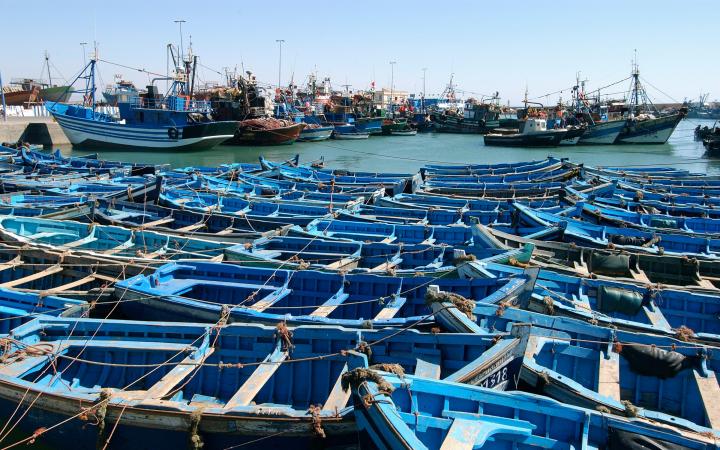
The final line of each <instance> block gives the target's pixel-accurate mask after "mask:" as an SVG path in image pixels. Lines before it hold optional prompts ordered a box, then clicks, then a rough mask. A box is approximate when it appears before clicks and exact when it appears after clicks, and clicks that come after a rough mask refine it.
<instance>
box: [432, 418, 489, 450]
mask: <svg viewBox="0 0 720 450" xmlns="http://www.w3.org/2000/svg"><path fill="white" fill-rule="evenodd" d="M481 428H482V426H481V425H480V424H478V423H477V422H474V421H472V420H466V419H455V420H453V423H452V425H450V429H449V430H448V433H447V435H446V436H445V440H443V443H442V445H441V446H440V450H472V448H473V447H475V441H476V440H477V438H478V436H479V435H480V430H481Z"/></svg>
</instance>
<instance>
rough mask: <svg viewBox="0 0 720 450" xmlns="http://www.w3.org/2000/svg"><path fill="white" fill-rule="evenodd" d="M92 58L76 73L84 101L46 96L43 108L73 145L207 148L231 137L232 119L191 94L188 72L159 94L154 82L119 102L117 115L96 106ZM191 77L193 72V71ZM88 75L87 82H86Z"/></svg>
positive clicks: (183, 148)
mask: <svg viewBox="0 0 720 450" xmlns="http://www.w3.org/2000/svg"><path fill="white" fill-rule="evenodd" d="M96 63H97V61H96V60H95V59H94V58H93V59H92V60H91V61H90V62H89V63H88V65H87V66H86V67H85V69H83V72H82V73H81V74H80V75H79V76H78V77H77V78H76V79H75V81H77V80H78V79H79V78H80V77H84V78H86V81H88V83H89V84H88V86H91V88H90V89H89V92H87V98H89V99H90V104H89V105H88V106H85V105H84V104H83V105H72V104H64V103H57V102H47V103H46V104H45V108H46V109H47V110H48V112H50V114H52V116H53V118H55V120H56V121H57V122H58V124H59V125H60V127H61V128H62V129H63V132H64V133H65V134H66V135H67V137H68V139H69V140H70V142H71V143H72V144H73V145H74V146H83V147H98V148H104V149H107V148H118V149H125V150H137V149H148V148H152V149H155V150H191V149H195V150H198V149H208V148H211V147H214V146H216V145H218V144H220V143H221V142H223V141H226V140H228V139H230V138H232V137H233V136H234V134H235V132H236V130H237V122H234V121H227V122H215V121H213V120H212V119H211V116H210V113H211V111H212V110H211V107H210V104H209V102H202V101H198V100H192V99H191V98H190V96H189V93H190V91H191V89H190V87H189V86H187V80H190V75H191V74H190V73H183V74H182V76H178V77H176V78H174V80H173V83H172V86H171V87H170V89H169V94H168V95H166V96H164V97H161V96H159V95H157V94H159V92H158V88H157V87H156V86H155V85H154V83H153V84H151V85H150V86H148V93H147V94H146V95H143V96H140V97H132V98H129V99H127V101H126V102H120V103H118V111H119V116H120V117H119V118H117V117H113V116H111V115H109V114H105V113H101V112H99V111H97V110H96V105H95V100H94V99H95V95H94V94H95V92H94V90H95V81H94V80H95V65H96ZM193 77H194V74H193ZM90 80H92V82H90Z"/></svg>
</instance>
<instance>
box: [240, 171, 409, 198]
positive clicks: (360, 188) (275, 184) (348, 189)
mask: <svg viewBox="0 0 720 450" xmlns="http://www.w3.org/2000/svg"><path fill="white" fill-rule="evenodd" d="M237 179H238V180H240V181H244V182H246V183H248V184H253V185H258V186H266V187H271V188H274V189H277V190H278V191H294V190H298V191H306V190H307V191H320V192H339V193H344V194H367V193H376V192H378V189H379V187H378V186H377V185H375V184H371V185H354V186H350V185H346V186H340V185H335V184H333V183H325V182H320V181H318V182H298V181H290V180H282V179H275V178H270V177H266V176H260V175H255V174H246V173H239V174H237ZM398 183H399V182H398Z"/></svg>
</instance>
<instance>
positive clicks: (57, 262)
mask: <svg viewBox="0 0 720 450" xmlns="http://www.w3.org/2000/svg"><path fill="white" fill-rule="evenodd" d="M142 270H143V268H142V267H140V266H136V265H134V264H124V263H112V262H111V261H104V262H102V263H100V262H99V261H98V260H97V259H92V258H86V257H82V256H77V255H70V254H63V253H58V252H53V251H47V250H39V249H33V248H12V247H7V246H2V247H0V334H8V333H9V332H10V331H11V330H12V329H13V328H15V327H16V326H18V325H20V324H22V323H25V322H27V321H29V320H32V319H33V318H34V317H36V316H38V315H51V316H63V317H79V316H80V315H85V314H100V315H107V312H108V311H109V309H108V308H109V307H112V306H113V305H115V304H116V303H115V298H114V295H113V293H114V287H113V283H114V282H115V281H117V280H118V279H123V278H125V276H132V275H133V274H138V273H140V272H141V271H142Z"/></svg>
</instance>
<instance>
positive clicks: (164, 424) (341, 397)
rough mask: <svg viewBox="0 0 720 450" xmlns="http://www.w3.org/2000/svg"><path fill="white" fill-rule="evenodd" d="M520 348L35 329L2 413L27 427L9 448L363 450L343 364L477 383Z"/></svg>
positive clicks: (488, 340) (313, 333) (240, 329)
mask: <svg viewBox="0 0 720 450" xmlns="http://www.w3.org/2000/svg"><path fill="white" fill-rule="evenodd" d="M526 339H527V337H526V335H524V336H523V335H522V334H516V335H514V336H510V335H504V334H494V335H488V336H478V335H435V334H429V333H428V334H424V333H419V332H417V331H415V330H408V331H407V332H405V333H397V332H395V331H394V330H349V329H343V328H338V327H299V328H295V329H292V330H289V329H287V328H286V327H284V326H277V327H276V326H272V327H268V326H260V325H225V326H212V325H210V324H207V325H200V324H170V323H167V322H132V321H114V320H93V319H80V320H78V319H60V318H45V317H43V318H39V319H37V320H35V321H32V322H29V323H26V324H24V325H22V326H20V327H18V328H16V329H15V330H14V332H13V340H12V341H11V342H10V343H9V345H8V346H7V347H6V348H4V349H3V354H2V363H1V364H0V412H1V413H2V414H3V417H6V418H8V420H11V421H13V422H14V421H15V420H17V419H18V418H19V414H18V413H17V412H13V411H14V410H15V407H16V405H17V402H18V401H20V402H21V403H22V404H24V405H25V406H26V407H28V408H30V414H27V415H25V414H23V418H22V419H20V420H19V421H18V422H19V423H18V434H17V436H18V437H13V438H12V439H16V440H17V439H21V438H22V437H24V435H25V434H27V435H28V436H30V435H32V434H33V433H35V436H34V438H35V439H34V441H33V442H35V441H37V442H38V443H42V444H44V445H52V446H53V448H58V449H61V448H62V449H64V448H92V447H94V446H95V443H96V442H102V443H103V444H105V442H106V441H107V443H108V444H107V448H110V449H118V448H133V449H142V450H150V449H155V448H169V447H176V448H185V447H187V446H188V442H191V443H192V444H193V445H194V446H195V447H196V448H198V447H203V448H218V449H219V448H226V447H230V446H234V445H249V446H251V448H257V446H258V443H259V442H262V444H261V445H262V446H272V447H274V448H280V447H284V446H288V445H291V446H292V447H293V448H303V449H304V448H317V447H318V446H319V445H320V446H322V447H325V448H328V447H329V448H334V447H339V446H344V448H347V447H348V446H353V445H357V427H356V424H355V417H354V415H353V407H352V403H351V402H350V397H351V392H350V391H349V390H345V389H343V383H342V376H343V375H344V374H345V373H347V372H348V367H349V365H348V355H349V354H355V351H357V352H364V354H367V355H370V360H371V361H372V362H373V363H374V364H381V365H382V364H391V365H397V366H398V367H401V368H402V369H403V370H404V371H406V372H408V373H416V374H418V375H423V376H428V377H432V378H443V379H451V380H456V381H465V382H470V383H482V382H483V381H484V377H483V376H484V375H485V372H486V367H488V366H489V365H494V367H497V368H499V369H500V370H503V369H504V370H505V371H506V373H507V374H508V376H511V377H512V376H515V377H517V375H516V374H517V372H518V370H519V365H520V364H519V363H520V360H521V358H522V353H523V351H524V342H526ZM358 354H359V353H358ZM363 357H364V358H367V356H363ZM455 384H457V383H456V382H455V381H453V382H452V385H455ZM23 393H26V395H23ZM18 399H20V400H18ZM83 412H84V414H86V415H87V417H88V418H87V419H86V420H84V415H83ZM78 416H80V417H78ZM59 422H62V425H60V426H55V427H53V425H56V424H58V423H59ZM92 423H95V424H98V425H99V426H89V424H92ZM7 442H8V444H10V443H12V442H13V441H12V440H9V441H7Z"/></svg>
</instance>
